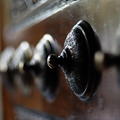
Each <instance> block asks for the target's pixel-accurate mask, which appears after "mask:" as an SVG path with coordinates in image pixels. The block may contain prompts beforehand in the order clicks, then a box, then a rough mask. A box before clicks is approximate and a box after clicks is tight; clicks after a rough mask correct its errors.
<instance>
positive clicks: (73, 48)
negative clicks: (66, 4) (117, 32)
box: [47, 20, 120, 101]
mask: <svg viewBox="0 0 120 120" xmlns="http://www.w3.org/2000/svg"><path fill="white" fill-rule="evenodd" d="M47 63H48V66H49V67H50V68H56V67H60V68H62V70H63V71H64V73H65V76H66V78H67V81H68V83H69V85H70V87H71V89H72V90H73V92H74V93H75V95H76V96H78V97H79V98H80V99H81V100H82V101H87V100H89V99H90V98H91V97H92V96H94V95H95V93H96V89H97V87H98V85H99V83H100V79H101V74H102V69H104V68H109V67H111V66H113V65H116V66H120V55H113V54H110V53H105V52H103V51H102V50H101V46H100V43H99V38H98V36H97V34H96V33H95V31H94V30H93V28H92V27H91V25H90V24H89V23H88V22H86V21H84V20H82V21H79V22H78V23H77V24H76V25H75V26H74V27H73V28H72V30H71V31H70V33H69V34H68V35H67V38H66V40H65V43H64V49H63V51H62V52H61V54H60V55H59V56H56V55H55V54H52V55H49V57H48V59H47Z"/></svg>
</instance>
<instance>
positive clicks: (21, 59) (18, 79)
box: [8, 41, 32, 95]
mask: <svg viewBox="0 0 120 120" xmlns="http://www.w3.org/2000/svg"><path fill="white" fill-rule="evenodd" d="M31 57H32V48H31V46H30V45H29V43H28V42H26V41H23V42H22V43H21V44H20V45H19V46H18V48H17V49H16V50H15V52H14V54H13V56H12V58H11V60H10V61H9V63H8V68H9V70H8V76H9V79H8V80H9V81H10V82H11V83H12V87H11V88H18V89H19V90H20V91H21V92H22V93H23V94H25V95H28V94H30V92H31V87H32V79H30V78H32V77H30V73H28V72H27V73H26V72H24V70H23V66H24V64H25V63H26V62H28V61H30V59H31ZM13 91H14V89H13Z"/></svg>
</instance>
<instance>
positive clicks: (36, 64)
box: [24, 34, 59, 101]
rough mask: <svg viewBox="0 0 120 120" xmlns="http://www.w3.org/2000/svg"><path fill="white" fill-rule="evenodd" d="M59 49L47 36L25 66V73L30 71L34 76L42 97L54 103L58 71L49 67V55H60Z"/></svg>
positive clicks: (50, 37)
mask: <svg viewBox="0 0 120 120" xmlns="http://www.w3.org/2000/svg"><path fill="white" fill-rule="evenodd" d="M58 52H59V47H58V44H57V42H55V41H54V39H53V38H52V36H51V35H49V34H45V35H44V36H43V37H42V39H41V40H40V41H39V42H38V44H37V45H36V47H35V49H34V53H33V57H32V59H31V60H30V62H28V63H26V64H25V65H24V70H25V71H30V72H31V73H32V75H33V76H34V82H35V85H36V86H37V88H39V89H40V92H41V93H42V95H43V96H44V97H45V98H46V99H47V100H48V101H52V100H54V98H55V94H56V90H57V88H58V82H59V81H58V71H57V70H52V71H51V69H50V68H49V67H48V66H47V57H48V55H49V54H58Z"/></svg>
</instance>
